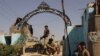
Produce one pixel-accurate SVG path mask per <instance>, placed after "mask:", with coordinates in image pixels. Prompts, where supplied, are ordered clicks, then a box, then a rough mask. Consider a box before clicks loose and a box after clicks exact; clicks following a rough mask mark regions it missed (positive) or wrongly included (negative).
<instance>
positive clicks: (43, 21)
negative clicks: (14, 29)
mask: <svg viewBox="0 0 100 56" xmlns="http://www.w3.org/2000/svg"><path fill="white" fill-rule="evenodd" d="M43 1H45V2H46V3H47V4H48V5H49V6H50V7H51V8H54V9H57V10H59V11H62V8H61V0H0V31H2V32H5V33H9V28H10V27H11V25H13V24H14V22H15V21H16V18H17V17H21V18H23V17H24V16H25V15H26V14H27V13H29V12H31V11H33V10H35V9H37V7H38V6H39V4H41V2H43ZM89 2H94V0H64V7H65V13H66V15H67V16H68V17H69V18H70V20H71V22H72V25H81V16H82V14H83V12H84V9H85V8H86V6H87V4H88V3H89ZM28 23H29V24H31V25H32V26H33V29H34V30H33V32H34V36H37V37H38V38H39V37H40V36H42V35H43V30H44V25H48V26H49V30H50V34H54V35H55V38H56V39H61V37H62V36H63V35H64V23H63V20H62V18H61V17H59V16H57V15H54V14H51V13H42V14H37V15H35V16H33V17H32V18H31V19H30V20H29V21H28Z"/></svg>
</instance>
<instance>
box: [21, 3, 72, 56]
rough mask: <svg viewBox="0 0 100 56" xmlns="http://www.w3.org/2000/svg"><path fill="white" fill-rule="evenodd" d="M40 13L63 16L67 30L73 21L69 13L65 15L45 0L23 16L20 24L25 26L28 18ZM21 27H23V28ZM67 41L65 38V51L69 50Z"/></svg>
mask: <svg viewBox="0 0 100 56" xmlns="http://www.w3.org/2000/svg"><path fill="white" fill-rule="evenodd" d="M40 13H52V14H55V15H58V16H60V17H61V18H62V20H63V21H64V24H65V28H66V30H67V26H68V25H71V21H70V19H69V17H68V16H67V15H64V14H63V12H61V11H59V10H57V9H53V8H50V6H49V5H48V4H47V3H45V2H42V3H41V4H40V5H39V6H38V7H37V9H36V10H33V11H31V12H29V13H28V14H26V15H25V16H24V17H23V20H22V21H21V22H20V24H21V26H22V27H23V26H24V23H25V22H28V20H29V19H30V18H31V17H33V16H35V15H37V14H40ZM22 27H21V28H22ZM66 34H67V33H66ZM66 41H67V40H65V43H64V44H65V45H64V47H65V48H64V49H65V50H64V52H65V53H66V52H67V50H68V49H66V48H67V44H66ZM65 53H64V56H65Z"/></svg>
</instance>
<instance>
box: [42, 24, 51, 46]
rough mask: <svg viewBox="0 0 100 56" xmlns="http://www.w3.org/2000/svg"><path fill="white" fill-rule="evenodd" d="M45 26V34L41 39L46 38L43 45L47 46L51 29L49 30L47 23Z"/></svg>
mask: <svg viewBox="0 0 100 56" xmlns="http://www.w3.org/2000/svg"><path fill="white" fill-rule="evenodd" d="M44 28H45V30H44V35H43V36H42V37H40V40H42V39H43V40H44V41H43V42H44V43H43V45H44V46H45V45H46V44H47V42H48V36H49V34H50V31H49V28H48V25H45V26H44Z"/></svg>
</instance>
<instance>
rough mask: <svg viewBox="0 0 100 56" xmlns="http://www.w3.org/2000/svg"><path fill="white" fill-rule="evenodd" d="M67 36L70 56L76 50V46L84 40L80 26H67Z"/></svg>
mask: <svg viewBox="0 0 100 56" xmlns="http://www.w3.org/2000/svg"><path fill="white" fill-rule="evenodd" d="M68 34H69V35H68V37H69V43H70V50H71V56H72V55H73V53H74V51H75V50H76V47H77V44H78V43H80V42H81V41H84V40H85V38H84V35H83V27H82V25H76V26H68Z"/></svg>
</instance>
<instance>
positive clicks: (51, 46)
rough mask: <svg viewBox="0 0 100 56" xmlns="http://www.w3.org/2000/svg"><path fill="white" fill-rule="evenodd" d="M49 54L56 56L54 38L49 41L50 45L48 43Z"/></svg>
mask: <svg viewBox="0 0 100 56" xmlns="http://www.w3.org/2000/svg"><path fill="white" fill-rule="evenodd" d="M47 52H48V53H49V54H52V55H53V54H55V52H56V45H55V43H54V42H53V39H52V38H50V39H49V41H48V43H47Z"/></svg>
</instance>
